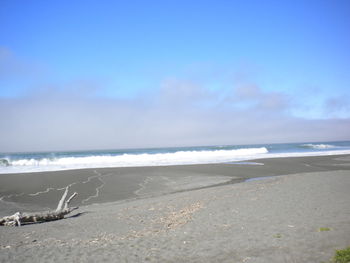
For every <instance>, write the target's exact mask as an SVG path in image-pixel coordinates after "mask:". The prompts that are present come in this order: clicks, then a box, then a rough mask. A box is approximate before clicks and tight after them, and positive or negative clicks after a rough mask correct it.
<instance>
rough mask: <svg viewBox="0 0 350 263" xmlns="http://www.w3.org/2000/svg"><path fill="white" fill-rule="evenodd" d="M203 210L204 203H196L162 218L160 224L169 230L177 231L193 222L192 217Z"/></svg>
mask: <svg viewBox="0 0 350 263" xmlns="http://www.w3.org/2000/svg"><path fill="white" fill-rule="evenodd" d="M201 208H203V205H202V203H201V202H196V203H194V204H191V205H188V206H186V207H184V208H183V209H180V210H178V211H174V212H171V213H170V214H169V215H167V216H165V217H162V218H160V222H161V223H162V224H164V225H165V227H166V228H167V229H175V228H177V227H180V226H182V225H184V224H186V223H187V222H189V221H190V220H192V215H193V214H194V213H195V212H196V211H198V210H199V209H201Z"/></svg>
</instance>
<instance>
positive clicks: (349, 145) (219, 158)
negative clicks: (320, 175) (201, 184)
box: [0, 141, 350, 174]
mask: <svg viewBox="0 0 350 263" xmlns="http://www.w3.org/2000/svg"><path fill="white" fill-rule="evenodd" d="M338 154H350V141H342V142H316V143H315V142H313V143H307V142H305V143H280V144H258V145H219V146H200V147H170V148H149V149H122V150H91V151H72V152H54V151H53V152H27V153H0V173H2V174H4V173H25V172H41V171H58V170H69V169H83V168H101V167H137V166H165V165H187V164H209V163H227V162H230V163H232V162H238V161H246V160H252V159H261V158H278V157H299V156H320V155H338ZM249 163H250V162H247V165H249ZM253 164H254V163H253Z"/></svg>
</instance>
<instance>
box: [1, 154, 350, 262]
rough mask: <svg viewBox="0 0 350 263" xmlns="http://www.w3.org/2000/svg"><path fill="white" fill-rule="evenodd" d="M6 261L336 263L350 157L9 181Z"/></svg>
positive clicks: (5, 187) (344, 236)
mask: <svg viewBox="0 0 350 263" xmlns="http://www.w3.org/2000/svg"><path fill="white" fill-rule="evenodd" d="M67 186H69V191H70V193H72V192H78V197H77V199H75V200H73V201H72V206H79V207H80V208H79V209H78V210H76V211H75V212H74V213H73V214H72V216H70V217H69V216H68V217H67V218H66V219H64V220H59V221H54V222H48V223H42V224H32V225H25V226H23V227H0V237H1V238H0V261H1V262H62V261H66V262H100V261H106V262H147V261H149V262H328V261H329V259H330V258H331V257H332V256H333V254H334V251H335V249H341V248H344V247H346V246H349V245H350V206H349V204H350V191H349V189H350V156H349V155H339V156H319V157H298V158H277V159H260V160H252V161H249V162H241V163H240V162H238V163H223V164H210V165H209V164H208V165H187V166H167V167H166V166H164V167H136V168H103V169H85V170H83V169H82V170H71V171H57V172H41V173H25V174H1V175H0V196H1V202H0V216H6V215H10V214H13V213H14V212H17V211H22V212H24V211H43V210H46V209H54V208H55V207H56V206H57V203H58V200H59V199H60V197H61V195H62V193H63V191H64V189H65V187H67Z"/></svg>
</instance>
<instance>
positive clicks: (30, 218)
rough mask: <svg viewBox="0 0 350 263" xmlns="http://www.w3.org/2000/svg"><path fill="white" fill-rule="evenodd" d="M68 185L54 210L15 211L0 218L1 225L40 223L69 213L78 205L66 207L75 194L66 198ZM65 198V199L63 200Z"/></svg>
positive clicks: (61, 217) (60, 217) (57, 218)
mask: <svg viewBox="0 0 350 263" xmlns="http://www.w3.org/2000/svg"><path fill="white" fill-rule="evenodd" d="M67 194H68V187H67V188H66V190H65V191H64V193H63V195H62V197H61V200H60V201H59V202H58V205H57V208H56V210H55V211H47V212H43V213H21V212H17V213H15V214H13V215H12V216H5V217H3V218H0V225H3V226H21V225H23V224H29V223H41V222H48V221H54V220H59V219H63V218H64V216H65V215H67V214H69V213H70V212H72V211H73V210H75V209H78V207H70V208H69V207H68V205H69V203H70V201H72V199H73V198H74V197H75V196H77V193H76V192H75V193H74V194H72V195H71V196H70V197H69V198H68V199H67V200H66V197H67ZM65 200H66V201H65Z"/></svg>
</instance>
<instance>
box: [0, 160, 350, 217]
mask: <svg viewBox="0 0 350 263" xmlns="http://www.w3.org/2000/svg"><path fill="white" fill-rule="evenodd" d="M348 160H350V155H327V156H307V157H283V158H267V159H253V160H249V161H245V162H240V161H238V162H230V163H215V164H196V165H174V166H152V167H149V166H148V167H117V168H96V169H94V168H89V169H77V170H63V171H52V172H51V171H50V172H36V173H19V174H1V175H0V185H1V188H0V216H5V215H9V214H12V213H15V212H17V210H18V209H22V210H23V211H40V210H50V209H54V208H55V207H56V205H57V202H58V200H59V199H60V196H61V195H62V193H63V191H64V189H65V187H67V186H69V188H70V189H69V191H70V192H78V197H77V198H76V200H74V201H73V204H72V205H73V206H84V205H90V204H94V203H105V202H115V201H122V200H135V199H142V198H149V197H156V196H161V195H167V194H173V193H177V192H186V191H193V190H199V189H205V188H210V187H219V186H222V185H227V184H234V183H242V182H245V181H247V180H251V179H254V178H260V177H273V176H279V175H288V174H295V173H307V172H320V171H332V170H342V169H345V170H346V169H350V166H349V165H348V166H347V164H348ZM252 163H253V164H252ZM262 164H263V165H262Z"/></svg>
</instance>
